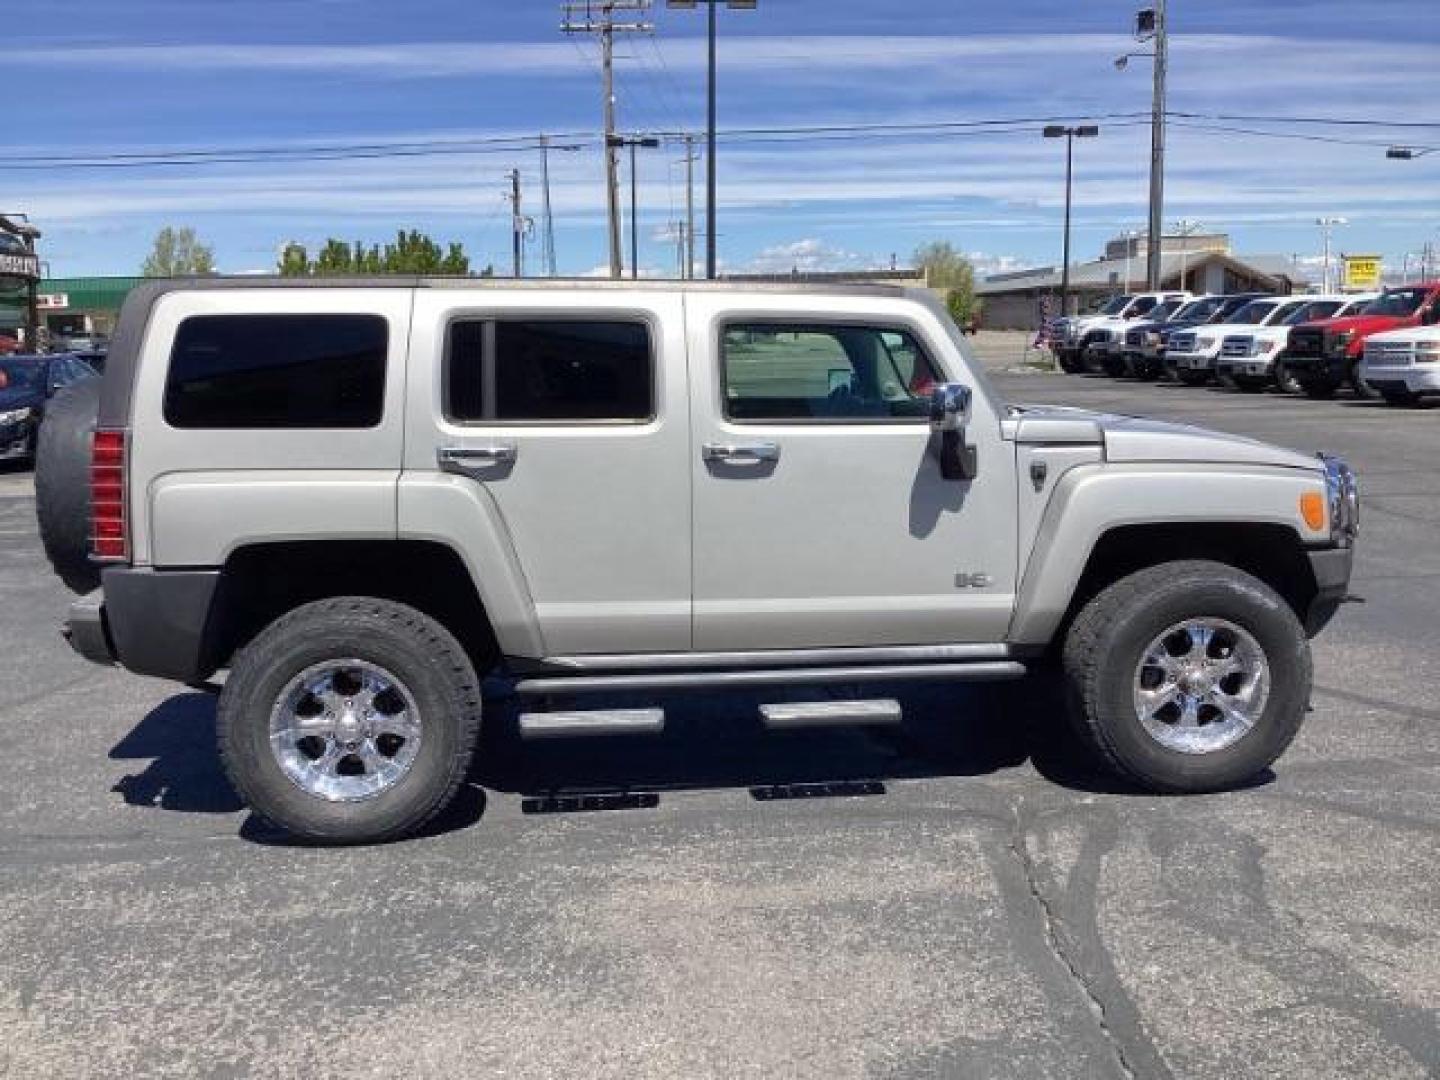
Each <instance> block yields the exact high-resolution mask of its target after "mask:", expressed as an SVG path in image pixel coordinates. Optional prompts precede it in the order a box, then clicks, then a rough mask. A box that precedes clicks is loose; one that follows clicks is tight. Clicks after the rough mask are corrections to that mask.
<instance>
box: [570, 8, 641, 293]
mask: <svg viewBox="0 0 1440 1080" xmlns="http://www.w3.org/2000/svg"><path fill="white" fill-rule="evenodd" d="M560 10H561V15H562V20H561V23H560V29H561V30H562V31H564V32H565V33H567V34H597V35H599V38H600V82H601V89H600V92H601V95H602V97H603V98H604V103H603V104H604V112H603V120H604V125H605V211H606V214H607V217H608V221H609V234H610V276H611V277H615V278H618V277H620V276H621V274H622V273H623V272H624V267H623V266H622V265H621V263H622V259H621V254H620V176H619V170H620V162H619V160H618V159H617V157H616V150H617V149H618V148H617V147H616V146H615V145H614V139H615V35H616V34H643V33H649V32H650V31H651V30H653V29H654V28H655V27H654V24H653V23H648V22H644V21H643V20H639V19H637V20H635V21H631V22H616V21H615V16H616V14H617V13H634V14H636V15H644V14H645V13H646V12H648V11H649V10H650V0H570V2H568V3H566V4H564V5H562V7H561V9H560Z"/></svg>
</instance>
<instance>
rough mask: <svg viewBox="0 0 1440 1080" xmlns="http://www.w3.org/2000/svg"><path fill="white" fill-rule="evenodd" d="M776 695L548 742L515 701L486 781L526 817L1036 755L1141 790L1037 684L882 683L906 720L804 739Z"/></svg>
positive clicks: (986, 769)
mask: <svg viewBox="0 0 1440 1080" xmlns="http://www.w3.org/2000/svg"><path fill="white" fill-rule="evenodd" d="M844 694H845V692H844V691H843V690H841V691H839V696H844ZM776 696H777V695H776V694H775V693H774V692H771V693H769V694H767V695H765V696H764V697H759V696H756V695H739V694H728V695H725V696H724V697H723V698H721V697H718V696H711V695H693V696H688V697H686V696H680V695H675V696H667V697H666V698H665V699H663V700H662V701H661V702H660V704H663V705H664V707H665V710H666V716H667V725H666V731H665V734H664V735H662V736H658V737H639V736H637V737H624V736H620V737H613V738H608V739H606V738H591V739H573V740H545V741H534V742H527V741H525V740H522V739H521V738H520V737H519V735H518V733H517V728H516V716H517V714H518V712H519V711H520V709H519V705H518V703H517V702H515V701H513V700H512V701H506V702H504V703H503V706H502V707H500V708H493V709H492V711H491V713H490V715H489V716H488V717H487V721H488V722H487V725H486V728H485V733H484V735H483V736H482V740H481V749H480V753H479V754H478V755H477V757H476V767H475V769H474V770H473V773H472V775H473V776H474V778H475V779H476V781H477V782H478V783H481V784H483V785H485V786H486V787H488V788H490V789H492V790H495V791H501V792H507V793H510V794H518V795H520V796H522V798H523V799H524V802H523V803H522V809H523V810H524V811H525V812H526V813H556V812H566V811H576V812H583V811H595V810H611V809H642V808H649V807H653V806H654V805H656V803H657V802H658V798H656V797H654V796H655V795H656V793H660V792H664V791H684V790H698V789H713V788H748V789H749V792H750V795H751V797H752V798H754V799H755V800H756V801H760V802H770V801H776V800H781V799H811V798H823V797H831V796H856V795H883V794H885V792H886V787H885V783H886V781H890V780H913V779H927V778H937V777H967V776H984V775H990V774H993V773H997V772H1000V771H1002V770H1006V769H1013V768H1016V767H1018V766H1020V765H1023V764H1024V763H1025V762H1026V761H1027V760H1029V761H1031V762H1032V763H1033V764H1034V765H1035V767H1036V769H1037V770H1039V771H1040V772H1041V773H1042V774H1043V775H1044V776H1045V777H1046V778H1047V779H1049V780H1051V781H1052V782H1056V783H1059V784H1061V785H1063V786H1065V787H1069V788H1073V789H1076V790H1081V791H1086V792H1109V793H1114V794H1124V793H1128V792H1127V791H1126V789H1125V788H1124V787H1123V786H1121V785H1118V784H1117V783H1116V782H1115V781H1114V780H1113V779H1111V778H1109V777H1107V776H1105V775H1103V774H1101V773H1099V772H1098V771H1096V770H1094V769H1093V768H1092V767H1091V766H1090V765H1089V764H1088V763H1087V762H1086V761H1085V759H1084V758H1083V756H1082V755H1080V753H1079V750H1078V746H1077V745H1076V744H1074V743H1073V742H1071V741H1070V740H1069V738H1068V737H1067V732H1068V729H1064V725H1063V723H1061V722H1060V717H1059V714H1058V712H1055V711H1053V710H1051V709H1050V707H1049V702H1048V700H1047V699H1046V697H1045V695H1043V694H1040V695H1037V694H1036V693H1034V692H1033V690H1031V689H1030V688H1025V687H1018V686H927V687H922V688H916V687H913V686H893V687H868V688H863V695H862V696H865V697H893V698H896V699H897V700H899V701H900V703H901V705H902V708H903V709H904V713H905V722H904V724H903V725H901V726H898V727H861V728H828V729H825V728H822V729H809V730H797V731H770V730H767V729H765V728H764V727H763V726H762V725H761V723H760V721H759V719H758V705H759V703H760V702H762V701H767V700H774V699H775V698H776ZM790 696H792V697H793V699H794V700H815V699H817V698H824V697H827V696H832V697H833V696H837V695H836V694H831V695H826V694H825V693H824V692H823V691H821V692H818V693H817V692H815V691H811V692H809V693H804V692H798V691H797V692H795V693H793V694H792V695H790ZM568 704H570V702H569V701H563V702H562V701H558V700H557V701H556V702H554V703H552V705H553V706H554V707H563V706H564V705H568ZM576 704H579V703H576ZM584 704H585V705H586V706H588V707H594V708H600V707H606V708H637V707H642V706H645V705H653V704H656V702H655V700H654V699H653V698H646V699H641V698H631V697H629V696H626V695H605V696H604V699H603V700H602V699H601V698H600V697H599V696H596V697H593V698H592V697H588V696H587V698H586V699H585V702H584ZM528 707H534V706H533V705H530V706H528ZM1057 729H1064V730H1057Z"/></svg>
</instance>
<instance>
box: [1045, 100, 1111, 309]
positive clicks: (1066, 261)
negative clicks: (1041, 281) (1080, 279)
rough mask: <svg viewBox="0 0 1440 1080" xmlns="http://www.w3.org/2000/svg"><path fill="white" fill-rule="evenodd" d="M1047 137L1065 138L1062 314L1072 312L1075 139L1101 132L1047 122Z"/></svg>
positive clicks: (1083, 127)
mask: <svg viewBox="0 0 1440 1080" xmlns="http://www.w3.org/2000/svg"><path fill="white" fill-rule="evenodd" d="M1040 134H1042V135H1043V136H1044V137H1045V138H1047V139H1064V140H1065V241H1064V248H1063V254H1062V256H1061V266H1060V314H1061V315H1062V316H1068V315H1069V314H1070V206H1071V201H1072V196H1073V192H1074V179H1075V140H1076V139H1093V138H1095V137H1096V136H1098V135H1099V134H1100V129H1099V128H1098V127H1097V126H1096V125H1094V124H1081V125H1079V126H1077V127H1067V126H1065V125H1064V124H1047V125H1046V126H1045V128H1044V130H1043V131H1041V133H1040Z"/></svg>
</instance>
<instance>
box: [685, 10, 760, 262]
mask: <svg viewBox="0 0 1440 1080" xmlns="http://www.w3.org/2000/svg"><path fill="white" fill-rule="evenodd" d="M697 3H703V4H704V5H705V7H706V8H707V9H708V10H707V11H706V15H707V19H706V33H707V37H708V40H707V43H706V58H707V63H706V66H707V72H708V83H707V92H706V102H705V114H706V120H705V276H706V277H707V278H709V279H711V280H714V278H715V274H716V263H717V259H716V251H715V236H716V232H715V201H716V200H715V192H716V187H717V183H716V166H715V113H716V109H715V67H716V64H715V51H716V46H715V39H716V37H717V32H718V26H717V23H716V17H715V8H716V6H717V5H718V4H721V3H723V4H724V5H725V6H726V7H727V8H731V9H732V10H736V9H738V10H746V11H753V10H754V9H755V5H756V0H665V5H666V7H672V8H693V7H694V6H695V5H696V4H697Z"/></svg>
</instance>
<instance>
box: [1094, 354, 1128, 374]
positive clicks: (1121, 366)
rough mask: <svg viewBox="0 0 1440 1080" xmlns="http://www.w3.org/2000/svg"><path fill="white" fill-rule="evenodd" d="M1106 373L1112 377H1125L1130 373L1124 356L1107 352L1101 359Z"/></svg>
mask: <svg viewBox="0 0 1440 1080" xmlns="http://www.w3.org/2000/svg"><path fill="white" fill-rule="evenodd" d="M1101 366H1102V367H1103V368H1104V369H1105V374H1106V375H1109V376H1110V377H1111V378H1112V379H1123V378H1125V376H1127V375H1129V374H1130V369H1129V368H1128V367H1127V366H1126V364H1125V357H1124V356H1117V355H1116V354H1115V353H1106V354H1105V358H1104V359H1103V360H1102V361H1101Z"/></svg>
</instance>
